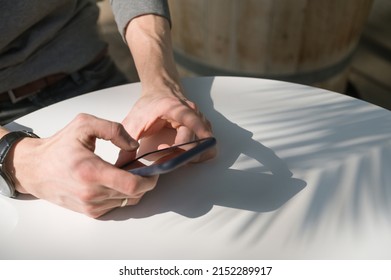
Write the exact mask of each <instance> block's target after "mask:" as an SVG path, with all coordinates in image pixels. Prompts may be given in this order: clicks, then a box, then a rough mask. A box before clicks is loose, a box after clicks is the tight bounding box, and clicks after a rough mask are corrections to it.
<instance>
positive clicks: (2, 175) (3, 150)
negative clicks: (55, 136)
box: [0, 131, 39, 197]
mask: <svg viewBox="0 0 391 280" xmlns="http://www.w3.org/2000/svg"><path fill="white" fill-rule="evenodd" d="M25 137H32V138H39V137H38V136H37V135H36V134H34V133H32V132H29V131H12V132H10V133H7V134H6V135H4V136H3V137H2V138H1V139H0V194H2V195H4V196H7V197H15V196H16V194H17V192H16V189H15V185H14V183H13V182H12V179H11V177H10V176H9V175H8V174H7V172H6V171H5V170H4V166H3V164H4V160H5V158H6V157H7V154H8V152H9V151H10V149H11V148H12V146H13V145H15V144H16V143H17V142H18V141H20V140H21V139H23V138H25Z"/></svg>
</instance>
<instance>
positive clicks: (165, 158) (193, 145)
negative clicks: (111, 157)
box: [121, 137, 216, 176]
mask: <svg viewBox="0 0 391 280" xmlns="http://www.w3.org/2000/svg"><path fill="white" fill-rule="evenodd" d="M215 145H216V139H215V138H214V137H209V138H203V139H198V140H193V141H190V142H186V143H183V144H179V145H175V146H171V147H168V148H165V149H161V150H155V151H152V152H148V153H145V154H143V155H142V156H139V157H137V158H136V159H134V160H132V161H131V162H128V163H126V164H125V165H123V166H122V167H121V168H123V169H126V170H128V171H129V172H131V173H132V174H136V175H140V176H152V175H157V174H164V173H168V172H171V171H172V170H174V169H177V168H178V167H180V166H183V165H184V164H186V163H188V162H190V161H191V160H192V159H195V158H196V157H197V156H199V155H201V154H202V153H204V152H205V151H207V150H208V149H210V148H212V147H213V146H215Z"/></svg>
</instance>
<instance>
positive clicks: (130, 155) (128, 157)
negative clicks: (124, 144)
mask: <svg viewBox="0 0 391 280" xmlns="http://www.w3.org/2000/svg"><path fill="white" fill-rule="evenodd" d="M136 154H137V151H136V150H134V151H130V152H128V151H125V150H120V151H119V153H118V158H117V161H116V162H115V164H114V165H115V166H117V167H121V166H124V165H126V163H128V162H131V161H132V160H134V159H135V158H136Z"/></svg>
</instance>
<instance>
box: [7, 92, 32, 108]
mask: <svg viewBox="0 0 391 280" xmlns="http://www.w3.org/2000/svg"><path fill="white" fill-rule="evenodd" d="M38 92H39V90H37V91H34V92H32V93H29V94H26V95H22V96H20V97H17V96H16V95H15V93H14V91H13V90H12V89H10V90H8V91H7V93H8V96H9V98H10V99H11V102H12V104H15V103H18V102H19V101H22V100H23V99H26V98H27V97H29V96H31V95H33V94H36V93H38Z"/></svg>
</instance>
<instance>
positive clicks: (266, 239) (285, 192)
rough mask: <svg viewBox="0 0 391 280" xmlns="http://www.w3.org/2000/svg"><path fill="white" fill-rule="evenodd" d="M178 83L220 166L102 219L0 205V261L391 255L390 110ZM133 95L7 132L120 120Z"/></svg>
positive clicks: (322, 95) (298, 94) (306, 90)
mask: <svg viewBox="0 0 391 280" xmlns="http://www.w3.org/2000/svg"><path fill="white" fill-rule="evenodd" d="M184 85H185V88H186V90H187V92H188V96H189V97H190V99H193V100H194V101H195V102H197V104H198V105H199V107H200V109H201V110H202V111H203V112H204V113H205V115H206V116H207V117H208V118H209V119H210V120H211V121H212V123H213V126H214V131H215V135H216V137H217V139H218V143H219V156H218V158H216V159H215V160H212V161H210V162H207V163H205V164H200V165H196V166H192V167H191V168H182V169H180V170H177V171H176V172H174V173H171V174H167V175H164V176H162V177H161V178H160V181H159V184H158V186H157V188H156V189H155V190H154V191H153V192H151V193H149V194H148V195H146V196H145V198H144V199H143V200H142V202H141V203H140V204H139V205H137V206H135V207H127V208H121V209H117V210H114V211H113V212H111V213H109V214H107V215H105V216H103V217H102V218H101V219H98V220H94V219H91V218H88V217H86V216H84V215H81V214H78V213H74V212H72V211H69V210H66V209H63V208H61V207H58V206H56V205H53V204H51V203H49V202H46V201H43V200H38V199H33V198H31V197H29V196H22V197H21V198H20V199H8V198H4V197H1V198H0V229H1V230H0V259H390V258H391V218H390V217H391V215H390V213H391V112H390V111H387V110H385V109H382V108H379V107H376V106H373V105H371V104H368V103H365V102H362V101H359V100H355V99H352V98H349V97H346V96H342V95H340V94H337V93H332V92H329V91H325V90H321V89H317V88H312V87H306V86H301V85H296V84H290V83H283V82H277V81H270V80H262V79H249V78H228V77H216V78H213V77H210V78H192V79H186V80H184ZM139 93H140V85H139V84H130V85H126V86H121V87H116V88H112V89H107V90H102V91H99V92H94V93H91V94H87V95H85V96H81V97H78V98H75V99H72V100H68V101H65V102H62V103H59V104H57V105H54V106H51V107H48V108H45V109H42V110H40V111H37V112H35V113H32V114H30V115H28V116H26V117H23V118H21V119H19V120H18V121H17V125H16V124H12V125H11V126H10V127H11V128H13V129H16V128H17V126H25V127H27V128H33V129H34V131H35V132H36V133H37V134H39V135H40V136H41V137H45V136H50V135H52V134H53V133H54V132H56V131H57V130H59V129H60V128H62V127H63V126H64V125H65V124H67V123H68V122H69V121H71V120H72V119H73V118H74V117H75V115H76V114H77V113H79V112H85V113H91V114H95V115H97V116H99V117H103V118H107V119H110V120H116V121H121V120H122V118H123V117H124V116H125V114H126V113H127V112H128V110H129V108H130V107H131V106H132V104H133V103H134V102H135V100H136V99H137V97H138V96H139ZM97 153H98V154H99V155H101V156H102V157H103V158H104V159H106V160H108V161H111V162H114V160H115V157H116V155H117V150H116V149H115V148H114V147H113V146H112V145H110V144H108V143H104V142H99V143H98V147H97ZM291 174H293V175H292V176H290V175H291Z"/></svg>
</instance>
